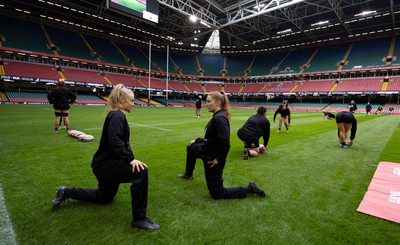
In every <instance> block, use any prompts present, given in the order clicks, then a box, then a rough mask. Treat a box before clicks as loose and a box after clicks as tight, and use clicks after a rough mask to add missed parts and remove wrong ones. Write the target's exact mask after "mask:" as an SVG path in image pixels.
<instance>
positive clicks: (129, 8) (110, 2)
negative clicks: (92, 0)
mask: <svg viewBox="0 0 400 245" xmlns="http://www.w3.org/2000/svg"><path fill="white" fill-rule="evenodd" d="M107 8H109V9H112V10H116V11H119V12H122V13H124V14H128V15H134V16H137V17H140V18H143V19H146V20H148V21H152V22H155V23H158V11H159V9H158V1H157V0H107Z"/></svg>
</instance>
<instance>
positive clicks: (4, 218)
mask: <svg viewBox="0 0 400 245" xmlns="http://www.w3.org/2000/svg"><path fill="white" fill-rule="evenodd" d="M0 244H7V245H8V244H18V242H17V239H16V238H15V233H14V230H13V227H12V223H11V220H10V217H9V216H8V212H7V207H6V203H5V201H4V197H3V189H2V188H1V185H0Z"/></svg>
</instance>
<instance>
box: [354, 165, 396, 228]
mask: <svg viewBox="0 0 400 245" xmlns="http://www.w3.org/2000/svg"><path fill="white" fill-rule="evenodd" d="M357 211H358V212H360V213H365V214H368V215H372V216H375V217H378V218H382V219H386V220H390V221H394V222H397V223H400V164H399V163H393V162H380V163H379V164H378V167H377V169H376V171H375V174H374V177H373V178H372V181H371V183H370V185H369V187H368V191H367V193H365V196H364V199H363V200H362V201H361V203H360V206H359V207H358V209H357Z"/></svg>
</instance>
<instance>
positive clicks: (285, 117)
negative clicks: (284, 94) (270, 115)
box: [274, 105, 290, 133]
mask: <svg viewBox="0 0 400 245" xmlns="http://www.w3.org/2000/svg"><path fill="white" fill-rule="evenodd" d="M278 114H279V115H280V117H279V125H278V131H277V133H280V132H281V127H282V122H283V123H284V124H285V127H286V133H289V127H290V110H289V108H287V107H286V106H285V105H280V106H279V107H278V109H277V110H276V111H275V113H274V122H275V119H276V115H278Z"/></svg>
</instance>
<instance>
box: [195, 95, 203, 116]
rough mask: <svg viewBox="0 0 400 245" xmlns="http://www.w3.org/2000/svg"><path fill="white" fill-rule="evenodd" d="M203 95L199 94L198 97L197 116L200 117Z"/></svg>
mask: <svg viewBox="0 0 400 245" xmlns="http://www.w3.org/2000/svg"><path fill="white" fill-rule="evenodd" d="M202 99H203V97H201V95H199V96H198V97H197V99H196V118H200V116H201V113H200V111H201V101H202Z"/></svg>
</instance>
